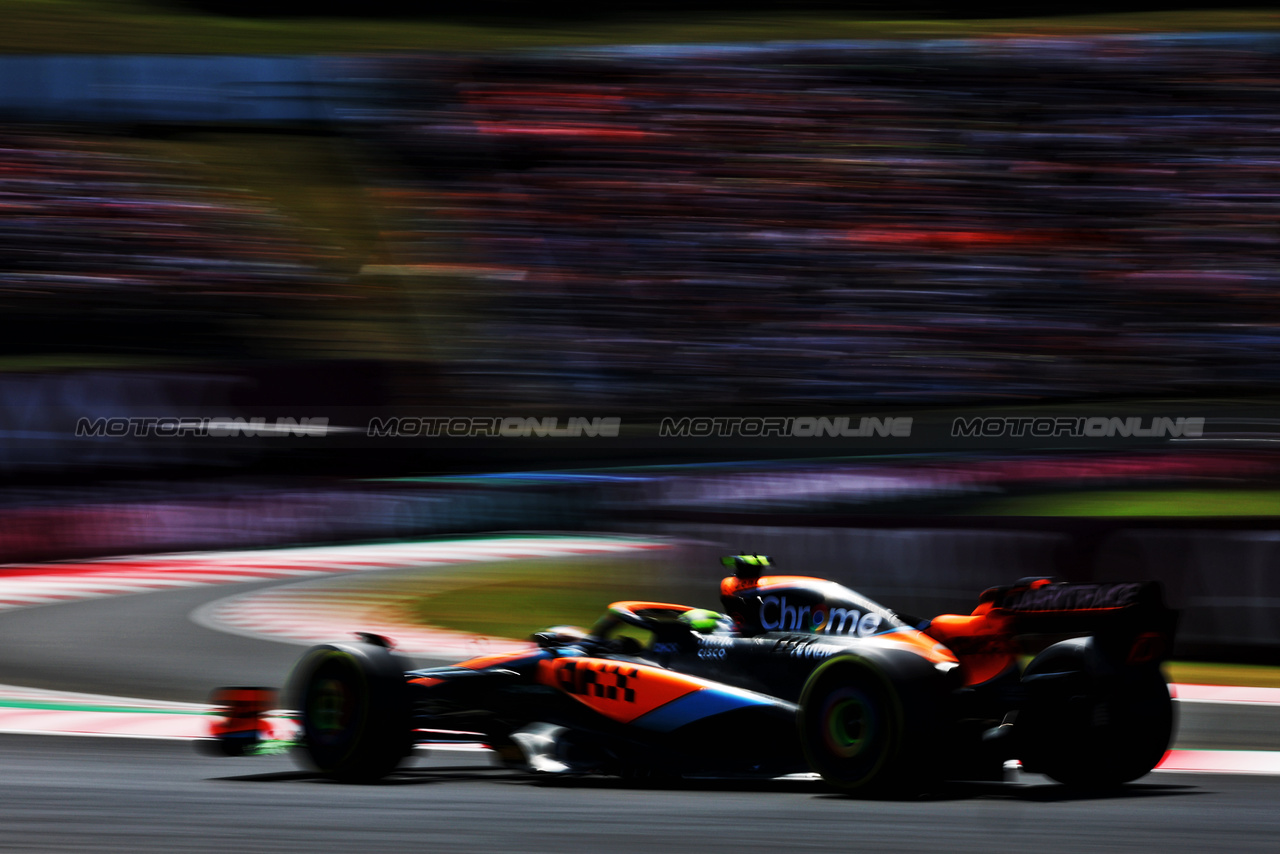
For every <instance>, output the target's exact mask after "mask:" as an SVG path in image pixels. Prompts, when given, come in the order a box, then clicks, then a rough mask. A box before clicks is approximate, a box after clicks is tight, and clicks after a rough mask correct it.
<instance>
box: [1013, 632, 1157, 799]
mask: <svg viewBox="0 0 1280 854" xmlns="http://www.w3.org/2000/svg"><path fill="white" fill-rule="evenodd" d="M1022 680H1023V684H1024V686H1025V687H1026V691H1027V702H1026V706H1025V708H1023V709H1022V710H1021V711H1020V712H1019V713H1018V718H1017V722H1016V723H1015V732H1016V733H1017V737H1018V742H1019V745H1020V754H1021V755H1020V756H1019V758H1020V759H1021V760H1022V764H1023V767H1024V768H1026V770H1028V771H1033V772H1036V773H1040V774H1044V775H1046V776H1048V777H1051V778H1052V779H1054V780H1057V781H1058V782H1060V783H1063V784H1066V785H1069V786H1073V787H1077V788H1110V787H1114V786H1118V785H1120V784H1122V783H1127V782H1130V781H1131V780H1136V779H1138V778H1139V777H1142V776H1143V775H1145V774H1147V773H1148V772H1149V771H1151V769H1153V768H1154V767H1155V766H1156V765H1157V764H1159V762H1160V760H1161V759H1162V758H1163V757H1164V755H1165V752H1166V751H1167V750H1168V748H1169V745H1170V743H1171V742H1172V741H1173V733H1174V726H1175V718H1174V709H1173V701H1172V698H1171V697H1170V696H1169V686H1168V684H1167V683H1166V682H1165V680H1164V677H1163V675H1161V673H1160V669H1159V668H1158V667H1156V666H1154V665H1148V666H1142V667H1116V666H1108V663H1107V662H1105V661H1103V660H1102V658H1101V657H1100V656H1099V655H1098V653H1097V651H1096V649H1095V647H1094V645H1093V641H1092V640H1091V639H1076V640H1069V641H1062V642H1061V643H1057V644H1054V645H1053V646H1051V647H1049V648H1048V649H1046V650H1045V651H1044V652H1042V653H1040V655H1038V656H1036V658H1034V659H1033V660H1032V661H1031V663H1030V664H1028V665H1027V668H1026V670H1025V671H1024V672H1023V675H1022Z"/></svg>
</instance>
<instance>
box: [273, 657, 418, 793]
mask: <svg viewBox="0 0 1280 854" xmlns="http://www.w3.org/2000/svg"><path fill="white" fill-rule="evenodd" d="M291 682H292V691H293V696H294V697H295V701H296V704H297V705H296V707H297V708H298V709H299V710H300V713H301V716H302V721H301V722H302V755H303V758H304V760H305V762H306V764H307V765H309V766H310V767H311V768H313V769H314V770H316V771H318V772H319V773H321V774H323V775H325V776H326V777H330V778H333V779H335V780H340V781H342V782H346V783H369V782H373V781H375V780H379V779H381V778H382V777H385V776H386V775H387V774H389V773H391V771H393V770H395V768H396V766H397V765H399V764H400V762H401V760H403V759H404V757H405V756H406V755H407V754H408V752H409V750H410V749H411V748H412V746H413V742H412V715H411V711H410V704H409V692H408V688H407V686H406V684H405V679H404V666H403V663H402V662H401V660H400V658H399V657H398V656H396V655H394V654H393V653H391V652H390V651H389V650H387V649H385V648H383V647H381V646H376V645H374V644H367V643H332V644H322V645H320V646H316V647H312V648H311V649H310V650H308V651H307V653H306V655H304V656H303V658H302V660H301V661H300V662H299V663H298V666H297V667H296V668H295V669H294V673H293V677H292V680H291Z"/></svg>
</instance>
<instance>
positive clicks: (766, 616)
mask: <svg viewBox="0 0 1280 854" xmlns="http://www.w3.org/2000/svg"><path fill="white" fill-rule="evenodd" d="M883 619H884V618H883V617H881V616H880V615H879V614H877V613H875V612H874V611H868V612H867V613H865V614H864V613H862V612H861V611H859V610H857V609H856V608H831V609H829V610H828V609H827V608H825V607H823V606H818V607H816V608H811V607H810V606H808V605H788V604H787V597H786V596H782V597H778V596H765V597H764V598H762V599H761V600H760V625H761V627H763V628H764V629H765V630H766V631H774V630H780V631H791V632H813V633H814V634H823V635H857V636H858V637H866V636H867V635H873V634H875V633H876V632H877V631H879V629H880V623H881V622H882V621H883Z"/></svg>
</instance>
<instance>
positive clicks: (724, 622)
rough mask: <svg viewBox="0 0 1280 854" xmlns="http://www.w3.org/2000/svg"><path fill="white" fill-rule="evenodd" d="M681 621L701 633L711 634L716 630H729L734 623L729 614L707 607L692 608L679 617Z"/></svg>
mask: <svg viewBox="0 0 1280 854" xmlns="http://www.w3.org/2000/svg"><path fill="white" fill-rule="evenodd" d="M679 620H680V622H682V623H684V624H685V625H687V626H688V627H689V628H691V629H693V631H695V632H697V633H698V634H700V635H709V634H711V633H712V632H716V631H727V630H728V629H729V628H730V627H732V625H733V621H732V620H730V619H729V617H728V615H726V614H721V613H719V612H717V611H708V610H707V609H705V608H691V609H689V610H688V611H685V612H684V613H683V614H681V615H680V617H679Z"/></svg>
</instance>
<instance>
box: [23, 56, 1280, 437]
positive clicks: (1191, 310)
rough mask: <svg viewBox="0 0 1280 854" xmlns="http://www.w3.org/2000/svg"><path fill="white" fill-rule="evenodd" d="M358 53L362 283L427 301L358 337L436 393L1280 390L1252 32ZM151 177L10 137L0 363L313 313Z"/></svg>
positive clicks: (220, 350) (1267, 172)
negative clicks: (405, 341)
mask: <svg viewBox="0 0 1280 854" xmlns="http://www.w3.org/2000/svg"><path fill="white" fill-rule="evenodd" d="M350 62H351V67H352V68H353V69H355V70H354V71H352V79H353V80H356V79H357V78H358V79H359V82H360V86H359V92H360V93H362V94H361V95H360V98H361V99H363V104H362V105H361V104H357V105H355V106H351V105H348V106H347V107H344V112H343V114H342V119H343V120H344V121H343V123H342V124H341V125H340V126H339V127H338V129H339V130H341V131H343V132H344V133H347V134H348V137H347V141H348V142H350V143H351V146H352V148H353V149H354V150H357V151H360V152H362V153H363V156H362V157H360V158H358V159H359V160H360V162H361V163H363V164H364V166H365V167H367V168H365V170H364V171H363V172H361V174H360V175H359V177H358V180H359V181H361V182H364V183H367V184H368V185H369V186H368V189H369V194H368V196H367V198H370V199H372V200H373V204H374V206H375V207H376V210H375V211H374V212H373V213H374V216H373V217H372V218H373V219H376V220H377V221H378V222H379V223H380V225H379V230H380V235H379V240H378V247H377V249H376V257H371V258H370V259H369V263H368V264H367V265H366V269H368V270H376V271H381V272H383V273H386V272H387V271H393V272H394V275H397V276H400V275H404V274H406V273H407V274H408V275H409V276H411V277H412V276H418V277H419V278H417V279H416V280H407V281H408V284H407V285H403V287H409V288H416V289H418V290H417V292H415V293H414V294H413V297H414V298H413V299H412V300H409V301H407V302H405V305H410V304H411V305H412V308H411V309H410V308H406V309H405V311H404V312H402V315H403V316H400V317H393V318H391V319H390V320H387V319H380V320H378V321H377V322H378V323H380V324H382V326H381V327H378V328H379V329H389V325H390V324H392V323H400V324H402V326H404V327H405V328H408V329H416V330H419V331H418V332H417V333H415V334H417V335H418V336H419V337H420V338H424V339H425V338H430V339H432V340H429V341H425V342H424V343H423V345H422V349H421V351H419V353H420V354H421V355H424V356H425V357H426V358H430V359H433V360H434V361H435V365H434V369H435V371H436V373H435V376H438V377H439V378H441V379H440V380H439V383H440V384H439V385H433V386H432V388H431V396H432V400H433V402H441V403H443V402H445V401H446V400H448V401H450V402H461V403H464V404H467V403H475V404H484V405H489V406H493V405H498V406H503V405H522V404H541V405H554V406H582V405H589V406H593V407H599V406H617V407H622V408H626V409H628V410H635V409H641V408H650V409H658V408H668V407H686V408H687V407H702V408H707V407H717V406H733V405H744V404H749V403H766V404H773V403H777V404H822V405H832V406H839V405H847V404H856V403H872V404H874V403H877V402H883V403H897V402H911V403H952V402H968V401H983V402H992V403H995V402H1001V401H1009V402H1016V401H1024V400H1026V401H1029V400H1037V399H1070V398H1096V397H1099V396H1106V395H1117V396H1133V395H1141V396H1153V395H1161V396H1163V395H1194V396H1202V395H1206V394H1228V393H1232V394H1234V393H1250V394H1253V393H1261V394H1269V393H1273V392H1275V391H1277V390H1278V389H1280V331H1278V330H1280V327H1278V326H1277V324H1278V323H1280V263H1278V262H1280V229H1278V228H1277V219H1278V217H1277V214H1280V168H1278V167H1280V106H1277V105H1278V104H1280V97H1278V96H1280V40H1277V39H1275V38H1271V37H1262V36H1258V37H1254V36H1239V37H1233V36H1209V37H1203V36H1177V37H1172V36H1170V37H1097V38H1057V37H1054V38H1050V37H1046V38H1016V39H1015V38H991V39H980V40H968V41H946V42H925V41H921V42H867V43H857V44H845V43H818V44H808V45H777V46H757V47H751V46H721V47H714V46H701V47H696V46H695V47H684V48H678V47H652V48H644V47H632V48H617V49H599V50H570V51H565V50H559V51H544V52H529V53H521V54H508V55H503V56H496V55H495V56H486V55H456V56H445V55H424V56H406V57H399V56H391V57H378V58H370V59H367V60H358V59H353V60H350ZM353 91H355V90H354V89H353ZM329 130H330V131H332V128H331V129H329ZM145 152H146V149H145V148H143V147H139V146H137V145H133V144H132V142H131V141H130V140H129V139H128V138H127V137H120V136H118V135H117V136H110V135H109V133H108V132H103V131H99V132H97V134H96V135H95V134H93V133H85V132H84V130H83V129H80V130H78V131H77V130H76V129H74V128H71V127H70V126H63V127H61V128H59V127H57V126H48V127H43V128H25V129H24V128H23V127H22V126H18V125H11V126H9V127H8V128H7V129H6V130H5V132H4V133H3V135H0V257H3V259H4V267H3V270H2V271H0V304H3V306H4V308H5V311H4V312H3V313H0V316H3V319H4V320H5V321H8V322H0V330H3V332H4V335H3V336H0V338H2V340H3V342H4V343H3V345H2V346H0V351H3V352H5V353H9V354H15V353H18V354H20V353H24V352H33V351H41V350H44V351H47V352H58V351H60V348H61V350H62V351H65V350H66V349H67V346H66V345H67V342H68V341H72V340H74V341H78V342H81V343H83V342H84V341H85V340H86V338H88V339H91V340H92V342H96V344H95V347H96V349H97V351H98V352H119V351H121V350H129V349H130V348H133V351H134V352H139V353H143V354H145V353H147V352H151V351H156V352H160V351H164V352H169V353H172V352H175V351H178V352H184V353H187V354H189V355H195V356H201V357H213V358H228V357H231V358H239V357H243V356H245V355H246V353H244V352H242V351H243V350H244V349H245V348H246V347H247V345H246V344H245V340H246V339H245V338H244V337H243V336H241V337H239V338H237V337H236V336H235V335H228V333H227V332H226V330H227V329H228V328H233V327H234V328H241V327H243V328H248V326H252V327H253V328H254V329H256V330H258V332H257V333H255V334H259V335H262V336H264V337H270V336H271V335H272V334H274V331H273V327H272V324H273V323H274V324H279V325H284V324H287V323H288V322H289V321H290V320H291V319H292V318H294V317H295V316H297V315H300V314H302V313H304V312H305V311H306V310H307V309H306V306H307V305H308V304H309V303H311V302H312V301H314V299H315V297H316V296H318V295H321V294H322V293H328V294H329V295H332V294H333V293H335V291H334V290H333V289H332V288H330V287H329V286H331V285H334V284H335V282H334V279H333V277H332V274H330V273H325V272H323V270H322V266H323V265H322V264H321V263H320V262H319V261H318V260H317V257H316V254H315V253H316V252H317V251H318V250H316V249H315V248H308V247H307V246H306V245H305V241H300V240H299V239H297V235H296V233H295V231H296V229H294V230H291V229H293V227H292V226H289V225H288V224H287V223H286V222H285V221H284V220H283V218H282V217H280V216H279V215H278V214H276V213H274V212H273V211H272V209H271V206H270V205H269V204H267V203H266V202H265V201H263V200H261V199H257V198H255V197H254V196H252V195H250V194H247V193H244V192H240V191H233V190H227V189H216V188H213V187H210V186H208V185H207V184H205V183H202V181H201V180H199V179H197V178H195V177H193V173H192V169H191V168H190V164H180V163H174V162H170V161H167V160H164V159H163V158H159V157H157V156H154V155H148V154H147V153H145ZM206 177H207V176H206ZM442 271H443V272H442ZM352 284H353V282H345V283H341V282H340V283H338V290H339V291H341V289H342V288H343V287H345V286H349V285H352ZM356 284H358V283H356ZM383 285H385V282H381V281H380V282H378V283H376V285H375V287H383ZM398 287H402V286H401V285H397V287H390V288H385V289H384V290H385V292H387V293H391V294H393V295H395V294H398V293H400V291H399V290H397V288H398ZM326 288H329V290H327V291H326ZM373 289H374V288H371V289H370V291H372V290H373ZM433 290H434V293H433ZM354 292H355V291H353V290H351V289H349V288H348V290H346V291H345V293H354ZM397 298H398V297H397ZM398 304H399V303H397V305H398ZM412 312H418V313H419V314H424V315H433V316H434V317H436V318H438V322H435V323H434V325H433V324H431V323H420V324H417V325H415V324H413V323H411V322H409V321H410V320H411V318H409V317H408V315H409V314H410V313H412ZM33 317H34V318H37V319H39V320H43V321H45V322H43V323H35V324H33V323H31V322H30V320H31V318H33ZM441 318H442V319H441ZM64 321H71V326H65V325H64ZM219 324H220V325H219ZM237 325H238V326H237ZM373 325H376V324H373ZM68 330H70V331H68ZM103 330H114V331H111V332H109V333H108V332H104V331H103ZM421 330H430V332H425V331H421ZM401 332H403V330H401ZM369 334H370V335H371V336H372V337H373V338H377V337H378V336H379V335H382V333H381V332H380V331H377V330H374V331H371V332H370V333H369ZM388 334H390V333H389V332H388ZM94 336H98V337H97V338H94ZM384 337H385V336H384ZM437 339H438V340H437ZM325 346H329V347H330V348H332V349H333V350H334V352H337V349H338V347H339V344H338V342H337V341H336V339H335V340H334V341H331V342H328V344H327V345H325ZM237 348H239V349H237ZM78 349H79V350H80V351H84V350H85V349H90V350H93V349H94V347H89V348H85V347H79V348H78ZM350 349H351V348H350V347H348V348H347V350H348V351H349V350H350ZM433 382H434V381H433ZM405 396H406V397H407V398H409V399H416V398H415V397H414V395H413V393H412V391H410V392H409V393H408V394H407V395H405ZM418 397H421V395H419V396H418ZM599 411H601V412H603V410H599Z"/></svg>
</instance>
